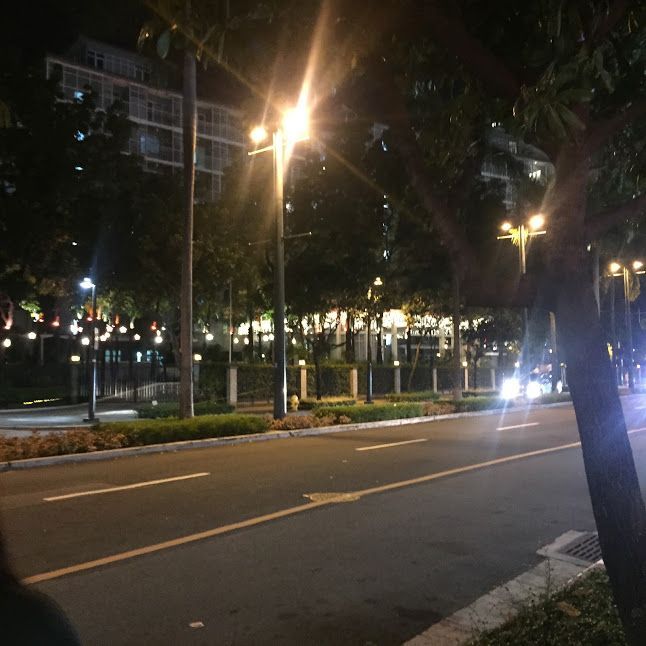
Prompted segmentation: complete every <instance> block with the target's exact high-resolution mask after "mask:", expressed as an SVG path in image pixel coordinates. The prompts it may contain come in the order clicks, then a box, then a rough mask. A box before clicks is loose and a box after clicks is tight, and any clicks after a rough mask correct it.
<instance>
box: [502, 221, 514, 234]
mask: <svg viewBox="0 0 646 646" xmlns="http://www.w3.org/2000/svg"><path fill="white" fill-rule="evenodd" d="M500 229H501V230H502V231H504V232H505V233H507V231H510V230H511V222H503V223H502V224H501V225H500Z"/></svg>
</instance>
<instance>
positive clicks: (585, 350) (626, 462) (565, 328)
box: [545, 145, 646, 646]
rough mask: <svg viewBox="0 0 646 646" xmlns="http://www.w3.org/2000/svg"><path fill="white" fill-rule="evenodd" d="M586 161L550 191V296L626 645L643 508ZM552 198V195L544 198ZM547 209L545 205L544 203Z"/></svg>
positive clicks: (645, 527)
mask: <svg viewBox="0 0 646 646" xmlns="http://www.w3.org/2000/svg"><path fill="white" fill-rule="evenodd" d="M588 174H589V162H588V160H587V159H586V158H585V157H584V156H583V154H582V153H581V151H580V150H579V149H577V148H576V147H575V146H574V145H572V146H570V147H566V148H564V149H563V150H562V151H561V154H560V156H559V159H557V163H556V176H555V181H554V183H553V185H552V191H553V193H552V194H553V195H556V196H558V201H557V200H550V201H551V202H552V206H553V207H554V208H553V211H552V212H551V213H549V218H550V220H549V223H548V227H547V230H548V235H547V238H548V239H547V242H548V248H549V252H548V253H549V267H551V268H554V269H553V270H552V273H551V275H549V276H548V277H547V279H548V280H547V281H546V283H545V284H546V285H547V288H548V289H553V290H554V292H555V304H556V318H557V323H558V329H559V334H560V336H561V340H562V343H561V347H562V348H563V351H564V354H565V359H566V362H567V371H568V373H567V374H568V384H569V386H570V391H571V393H572V402H573V404H574V411H575V413H576V419H577V424H578V427H579V435H580V438H581V449H582V453H583V462H584V465H585V472H586V477H587V481H588V488H589V490H590V500H591V503H592V510H593V513H594V517H595V521H596V524H597V529H598V532H599V542H600V544H601V551H602V554H603V560H604V562H605V565H606V569H607V571H608V576H609V578H610V583H611V586H612V590H613V594H614V598H615V602H616V604H617V608H618V610H619V615H620V618H621V621H622V624H623V626H624V630H625V633H626V637H627V639H628V642H629V643H630V644H633V645H634V646H637V644H643V643H644V635H646V508H645V507H644V501H643V499H642V495H641V491H640V488H639V481H638V479H637V472H636V470H635V464H634V461H633V455H632V450H631V447H630V443H629V441H628V433H627V429H626V422H625V419H624V415H623V410H622V407H621V402H620V399H619V393H618V390H617V385H616V382H615V378H614V374H613V370H612V365H611V362H610V358H609V356H608V351H607V347H606V343H605V339H604V335H603V331H602V328H601V323H600V320H599V314H598V310H597V303H596V300H595V296H594V291H593V285H592V280H591V275H590V271H589V264H588V262H587V258H586V255H587V252H586V250H585V247H586V243H587V241H586V240H585V239H584V238H583V219H584V214H585V210H586V198H585V195H586V185H587V179H588ZM548 197H550V196H548ZM548 204H549V201H548Z"/></svg>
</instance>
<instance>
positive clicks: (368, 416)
mask: <svg viewBox="0 0 646 646" xmlns="http://www.w3.org/2000/svg"><path fill="white" fill-rule="evenodd" d="M423 414H424V409H423V407H422V405H421V404H418V403H406V404H378V405H376V404H375V405H371V406H366V405H361V406H322V407H321V408H317V409H316V410H315V411H314V415H315V416H316V417H332V418H333V419H334V421H335V423H337V424H339V423H341V422H340V419H341V418H342V417H346V418H348V419H349V420H350V421H351V422H377V421H381V420H388V419H402V418H407V417H422V416H423Z"/></svg>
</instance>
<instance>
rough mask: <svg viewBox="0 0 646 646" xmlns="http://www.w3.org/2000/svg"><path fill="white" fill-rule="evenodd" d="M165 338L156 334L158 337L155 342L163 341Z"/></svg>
mask: <svg viewBox="0 0 646 646" xmlns="http://www.w3.org/2000/svg"><path fill="white" fill-rule="evenodd" d="M163 340H164V339H162V337H161V336H156V337H155V343H157V344H159V343H162V341H163Z"/></svg>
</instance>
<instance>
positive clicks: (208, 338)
mask: <svg viewBox="0 0 646 646" xmlns="http://www.w3.org/2000/svg"><path fill="white" fill-rule="evenodd" d="M204 338H205V339H206V340H207V341H213V334H212V333H211V332H207V333H206V335H205V337H204Z"/></svg>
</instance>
